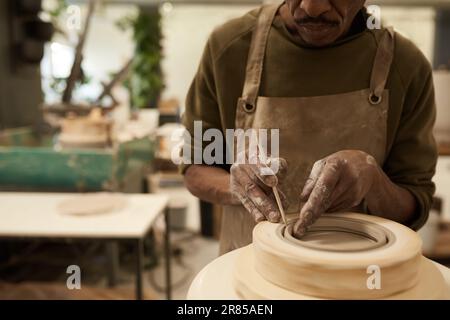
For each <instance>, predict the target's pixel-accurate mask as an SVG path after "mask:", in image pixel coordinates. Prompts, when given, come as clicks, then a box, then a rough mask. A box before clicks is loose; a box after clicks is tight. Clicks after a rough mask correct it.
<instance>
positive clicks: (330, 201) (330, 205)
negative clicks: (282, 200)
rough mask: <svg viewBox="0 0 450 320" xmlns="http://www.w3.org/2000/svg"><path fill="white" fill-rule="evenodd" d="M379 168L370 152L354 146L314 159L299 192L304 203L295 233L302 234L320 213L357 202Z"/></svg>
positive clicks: (369, 188)
mask: <svg viewBox="0 0 450 320" xmlns="http://www.w3.org/2000/svg"><path fill="white" fill-rule="evenodd" d="M381 171H382V170H381V168H380V167H379V166H378V164H377V162H376V161H375V159H374V158H373V157H372V156H371V155H369V154H367V153H365V152H362V151H357V150H346V151H340V152H337V153H334V154H332V155H330V156H328V157H327V158H325V159H322V160H319V161H317V162H316V163H315V164H314V166H313V168H312V170H311V174H310V176H309V178H308V180H307V181H306V184H305V186H304V188H303V192H302V194H301V196H300V198H301V201H302V202H303V203H304V205H303V207H302V209H301V212H300V218H299V220H298V221H297V223H296V224H295V226H294V235H295V236H296V237H301V236H303V235H304V234H305V232H306V229H307V228H308V227H309V226H310V225H311V224H313V223H314V222H315V221H316V220H317V219H318V218H319V217H320V215H321V214H322V213H325V212H338V211H343V210H348V209H351V208H353V207H356V206H357V205H359V204H360V203H361V202H362V201H363V199H364V198H365V197H366V195H367V194H368V193H370V192H371V189H372V187H373V185H374V181H375V180H376V179H377V178H378V177H379V175H380V172H381Z"/></svg>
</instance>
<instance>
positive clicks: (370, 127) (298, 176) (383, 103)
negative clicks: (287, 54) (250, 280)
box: [220, 5, 394, 254]
mask: <svg viewBox="0 0 450 320" xmlns="http://www.w3.org/2000/svg"><path fill="white" fill-rule="evenodd" d="M279 7H280V5H267V6H263V8H262V10H261V13H260V15H259V18H258V22H257V27H256V29H255V31H254V32H253V38H252V43H251V46H250V52H249V59H248V63H247V69H246V77H245V84H244V89H243V95H242V98H240V99H239V101H238V105H237V111H236V128H242V129H244V130H245V129H248V128H255V129H279V130H280V131H279V137H280V139H279V142H280V145H279V154H280V157H282V158H285V159H286V160H287V162H288V174H287V177H286V179H285V181H284V182H283V185H281V186H280V188H281V189H282V191H283V192H284V193H285V194H286V196H287V197H288V199H289V200H290V203H291V205H290V207H289V208H288V210H287V212H288V213H293V212H299V207H300V202H299V198H300V193H301V191H302V188H303V185H304V183H305V182H306V179H307V178H308V175H309V173H310V170H311V168H312V166H313V164H314V162H316V161H317V160H320V159H322V158H325V157H326V156H328V155H330V154H333V153H335V152H338V151H341V150H348V149H354V150H362V151H365V152H367V153H368V154H371V155H372V156H374V157H375V159H376V160H377V162H378V163H379V164H380V165H382V164H383V162H384V158H385V149H386V132H387V111H388V107H389V92H388V90H385V85H386V81H387V78H388V75H389V71H390V67H391V63H392V59H393V54H394V53H393V52H394V32H393V31H392V29H387V30H386V31H385V33H384V35H383V37H382V40H381V42H380V44H379V46H378V50H377V53H376V56H375V61H374V65H373V69H372V75H371V81H370V88H368V89H364V90H360V91H356V92H349V93H343V94H337V95H327V96H320V97H298V98H291V97H289V98H279V97H276V98H274V97H258V94H259V87H260V83H261V76H262V70H263V61H264V56H265V51H266V46H267V41H268V38H269V32H270V29H271V26H272V22H273V20H274V18H275V15H276V13H277V12H278V9H279ZM269 135H270V134H269ZM359 211H361V209H360V210H359ZM254 226H255V222H254V221H253V218H252V216H251V214H250V213H248V212H247V211H246V210H245V209H244V208H243V207H242V206H225V207H224V210H223V218H222V231H221V241H220V242H221V243H220V253H221V254H224V253H226V252H229V251H231V250H234V249H237V248H240V247H243V246H245V245H247V244H250V243H251V242H252V230H253V227H254Z"/></svg>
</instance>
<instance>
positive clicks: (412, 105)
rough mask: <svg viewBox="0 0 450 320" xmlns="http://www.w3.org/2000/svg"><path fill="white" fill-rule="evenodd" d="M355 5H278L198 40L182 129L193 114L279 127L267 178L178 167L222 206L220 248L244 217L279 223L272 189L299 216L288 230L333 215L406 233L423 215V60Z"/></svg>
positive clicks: (222, 168) (430, 164)
mask: <svg viewBox="0 0 450 320" xmlns="http://www.w3.org/2000/svg"><path fill="white" fill-rule="evenodd" d="M364 4H365V1H363V0H286V1H285V2H284V3H282V4H280V5H271V6H264V7H263V8H260V9H257V10H254V11H251V12H250V13H248V14H246V15H245V16H243V17H241V18H238V19H235V20H232V21H230V22H228V23H226V24H225V25H223V26H221V27H219V28H218V29H216V30H215V31H214V32H213V34H212V35H211V37H210V38H209V41H208V44H207V46H206V49H205V52H204V55H203V58H202V61H201V63H200V67H199V70H198V73H197V75H196V76H195V79H194V81H193V83H192V86H191V88H190V91H189V94H188V97H187V103H186V112H185V114H184V120H183V121H184V124H185V126H186V127H187V129H188V131H189V132H190V133H192V134H193V132H194V121H202V125H203V129H204V130H206V129H209V128H217V129H220V130H221V131H222V132H225V130H226V129H230V128H242V129H249V128H267V129H279V132H280V133H279V136H280V138H279V144H280V146H279V148H280V157H281V158H282V159H278V160H279V161H280V162H279V163H280V164H281V170H279V171H278V172H277V174H276V175H275V174H274V175H268V176H267V175H262V174H261V170H260V169H261V168H262V167H264V166H266V164H265V163H260V162H259V163H256V164H255V163H254V164H242V163H235V164H233V166H231V168H230V167H227V166H226V165H220V164H216V165H205V164H194V165H184V166H183V167H182V169H183V172H184V174H185V183H186V186H187V188H188V189H189V190H190V191H191V192H192V193H193V194H194V195H196V196H198V197H199V198H200V199H203V200H205V201H209V202H213V203H216V204H221V205H223V206H224V212H223V223H222V234H221V253H225V252H228V251H230V250H233V249H236V248H239V247H242V246H244V245H246V244H248V243H250V242H251V236H252V235H251V233H252V228H253V227H254V225H255V223H257V222H260V221H263V220H269V221H271V222H279V221H280V212H279V210H278V207H277V204H276V201H275V199H274V197H273V193H272V187H274V186H276V187H277V188H279V189H280V191H282V194H284V195H285V197H284V198H285V200H287V201H286V202H285V206H286V209H287V211H288V212H291V213H292V212H296V213H297V214H298V216H299V219H298V221H297V222H296V224H295V226H294V233H295V235H296V236H297V237H301V236H302V235H303V234H304V233H305V232H306V230H307V228H308V227H309V226H310V225H311V224H312V223H313V222H314V221H315V220H316V219H317V218H318V217H319V216H320V215H321V214H324V213H332V212H338V211H360V212H365V213H367V214H373V215H378V216H381V217H385V218H388V219H391V220H395V221H397V222H400V223H403V224H405V225H407V226H409V227H411V228H413V229H415V230H417V229H419V228H420V227H421V226H422V225H423V224H424V223H425V222H426V220H427V217H428V211H429V208H430V205H431V201H432V196H433V193H434V185H433V183H432V181H431V179H432V177H433V175H434V171H435V165H436V160H437V151H436V146H435V142H434V139H433V136H432V127H433V124H434V119H435V104H434V89H433V82H432V71H431V67H430V65H429V63H428V62H427V60H426V59H425V57H424V56H423V55H422V54H421V52H420V51H419V50H418V49H417V48H416V47H415V46H414V45H413V44H412V43H411V42H410V41H409V40H407V39H405V38H404V37H403V36H401V35H399V34H397V33H394V32H393V31H392V29H386V28H382V29H379V30H377V29H375V30H370V29H368V28H367V23H366V21H367V18H368V16H367V13H366V10H365V8H364ZM197 151H198V150H197ZM194 152H195V150H194ZM223 156H224V157H225V155H223ZM273 160H274V161H275V160H277V159H273ZM224 163H225V162H224Z"/></svg>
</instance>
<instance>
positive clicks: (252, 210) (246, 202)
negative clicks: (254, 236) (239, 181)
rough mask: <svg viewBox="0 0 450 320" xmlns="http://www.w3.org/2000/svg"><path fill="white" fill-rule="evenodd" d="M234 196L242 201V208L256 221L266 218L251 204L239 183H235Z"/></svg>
mask: <svg viewBox="0 0 450 320" xmlns="http://www.w3.org/2000/svg"><path fill="white" fill-rule="evenodd" d="M235 187H236V196H237V198H238V199H239V201H240V202H241V203H242V205H243V206H244V208H245V209H246V210H247V211H248V212H249V213H250V214H251V215H252V216H253V219H254V220H255V222H256V223H259V222H261V221H264V220H266V217H265V216H264V215H263V214H262V213H261V211H259V210H258V208H257V207H256V206H255V205H254V204H253V202H252V201H251V200H250V199H249V198H248V197H247V196H245V190H244V188H242V186H240V185H236V186H235Z"/></svg>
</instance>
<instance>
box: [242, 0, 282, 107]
mask: <svg viewBox="0 0 450 320" xmlns="http://www.w3.org/2000/svg"><path fill="white" fill-rule="evenodd" d="M280 6H281V4H270V5H265V6H263V7H262V8H261V12H260V14H259V17H258V21H257V24H256V29H255V30H254V31H253V35H252V42H251V45H250V51H249V55H248V60H247V69H246V75H245V83H244V90H243V93H242V98H241V100H242V101H241V103H243V105H244V108H245V110H248V111H251V110H253V109H254V108H255V106H256V99H257V98H258V95H259V87H260V84H261V77H262V71H263V64H264V55H265V52H266V47H267V42H268V39H269V32H270V28H271V27H272V22H273V20H274V19H275V16H276V14H277V12H278V9H279V7H280Z"/></svg>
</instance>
